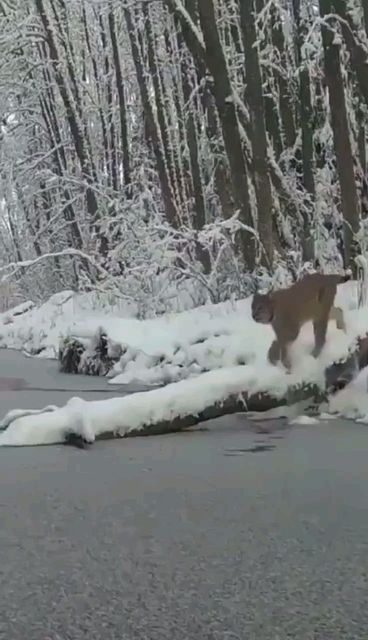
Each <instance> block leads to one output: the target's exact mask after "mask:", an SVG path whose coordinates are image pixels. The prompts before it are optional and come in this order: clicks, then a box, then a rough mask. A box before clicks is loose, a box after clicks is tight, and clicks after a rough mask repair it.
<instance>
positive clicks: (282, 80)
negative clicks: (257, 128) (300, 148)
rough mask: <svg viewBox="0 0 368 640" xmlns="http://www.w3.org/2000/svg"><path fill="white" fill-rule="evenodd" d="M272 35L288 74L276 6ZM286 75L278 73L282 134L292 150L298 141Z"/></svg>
mask: <svg viewBox="0 0 368 640" xmlns="http://www.w3.org/2000/svg"><path fill="white" fill-rule="evenodd" d="M247 4H248V3H247V2H242V1H241V2H240V5H241V6H242V5H244V6H247ZM271 25H272V26H271V35H272V43H273V45H274V47H275V48H276V49H277V51H278V53H279V58H280V65H281V67H282V69H283V72H284V73H286V72H287V69H288V67H289V61H288V57H287V53H286V44H285V36H284V32H283V29H282V21H281V15H280V11H279V9H278V8H277V7H276V5H273V6H271ZM284 73H281V72H279V71H278V72H277V83H278V87H279V107H280V116H281V122H282V132H283V138H284V146H285V147H286V148H287V149H292V148H293V146H294V144H295V140H296V130H295V118H294V106H293V99H292V94H291V91H290V82H289V81H288V79H287V78H286V76H285V75H284Z"/></svg>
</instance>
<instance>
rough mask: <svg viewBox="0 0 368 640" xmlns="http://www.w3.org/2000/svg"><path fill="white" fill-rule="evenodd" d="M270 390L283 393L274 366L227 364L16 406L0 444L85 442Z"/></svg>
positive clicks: (7, 417) (283, 381) (284, 388)
mask: <svg viewBox="0 0 368 640" xmlns="http://www.w3.org/2000/svg"><path fill="white" fill-rule="evenodd" d="M264 384H265V385H266V386H268V387H270V388H272V389H273V392H274V393H275V395H278V396H280V397H281V396H282V395H284V393H285V391H286V388H287V383H286V380H285V379H284V380H282V379H280V376H278V375H277V371H276V370H272V369H271V367H265V368H264V371H263V375H262V376H259V377H257V376H255V375H254V370H253V367H248V366H243V367H239V366H238V367H232V368H231V367H230V368H224V369H219V370H217V371H210V372H208V373H205V374H202V375H201V376H200V377H199V378H196V379H194V378H192V379H190V380H182V381H180V382H177V383H174V384H171V385H168V386H166V387H163V388H161V389H155V390H152V391H148V392H143V393H134V394H132V395H129V396H125V397H123V398H112V399H108V400H97V401H92V402H87V401H85V400H82V399H80V398H72V399H71V400H70V401H69V402H68V403H67V404H66V405H65V406H64V407H61V408H54V407H47V408H46V409H45V413H43V412H42V411H41V412H36V413H35V411H32V410H30V411H23V410H17V411H15V412H14V411H12V412H10V413H8V414H7V415H6V416H5V418H4V420H3V422H2V424H1V425H0V427H2V428H5V430H4V431H3V433H1V434H0V446H19V445H21V446H24V445H36V444H37V445H40V444H52V443H58V442H63V441H64V440H65V435H66V434H67V433H68V432H69V431H73V433H76V434H78V435H81V436H82V437H84V438H85V440H87V441H88V442H93V441H94V439H95V437H96V436H98V435H100V434H102V433H105V432H107V431H114V432H117V433H119V434H120V435H121V436H123V435H126V434H127V433H129V431H132V430H139V429H142V428H143V427H144V426H147V425H150V424H156V423H157V422H161V421H171V420H173V418H175V417H177V416H186V415H188V414H189V413H193V414H197V413H199V412H200V411H203V410H204V409H205V408H206V407H208V406H210V405H213V404H215V403H216V402H221V401H222V400H225V399H226V398H228V397H229V396H230V395H232V394H239V393H240V392H241V391H244V389H247V390H249V392H250V393H256V392H258V391H262V388H263V385H264ZM6 427H7V428H6Z"/></svg>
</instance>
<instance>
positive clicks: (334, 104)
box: [319, 0, 359, 272]
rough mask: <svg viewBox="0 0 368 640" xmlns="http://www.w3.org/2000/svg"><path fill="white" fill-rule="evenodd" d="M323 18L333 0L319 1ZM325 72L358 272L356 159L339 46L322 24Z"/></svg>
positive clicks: (350, 248) (350, 256) (348, 253)
mask: <svg viewBox="0 0 368 640" xmlns="http://www.w3.org/2000/svg"><path fill="white" fill-rule="evenodd" d="M319 5H320V12H321V17H322V18H323V17H324V16H326V15H327V14H329V13H332V12H333V7H332V2H331V0H319ZM322 41H323V49H324V58H325V75H326V81H327V86H328V91H329V104H330V111H331V121H332V130H333V138H334V146H335V153H336V162H337V171H338V175H339V182H340V188H341V206H342V213H343V220H344V240H345V247H344V258H345V265H346V266H347V265H350V266H351V268H352V269H353V272H355V267H356V265H355V262H354V257H355V254H356V248H355V237H354V236H355V234H356V233H357V232H358V230H359V204H358V196H357V190H356V184H355V174H354V161H353V153H352V148H351V142H350V131H349V123H348V115H347V109H346V101H345V91H344V83H343V78H342V72H341V64H340V52H339V45H338V44H335V41H334V34H333V33H332V32H331V30H330V29H328V28H327V27H326V26H324V25H322Z"/></svg>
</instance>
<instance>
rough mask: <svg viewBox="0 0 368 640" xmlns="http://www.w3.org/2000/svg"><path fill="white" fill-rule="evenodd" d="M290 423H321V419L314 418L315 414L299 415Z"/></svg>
mask: <svg viewBox="0 0 368 640" xmlns="http://www.w3.org/2000/svg"><path fill="white" fill-rule="evenodd" d="M289 424H319V419H318V418H313V416H297V417H296V418H294V419H293V420H290V421H289Z"/></svg>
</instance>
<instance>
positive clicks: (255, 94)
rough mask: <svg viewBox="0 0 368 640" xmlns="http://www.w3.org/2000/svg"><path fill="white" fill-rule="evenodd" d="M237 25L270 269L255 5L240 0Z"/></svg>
mask: <svg viewBox="0 0 368 640" xmlns="http://www.w3.org/2000/svg"><path fill="white" fill-rule="evenodd" d="M240 25H241V32H242V38H243V47H244V56H245V78H246V98H247V102H248V105H249V112H250V121H251V143H252V152H253V170H254V181H255V192H256V198H257V210H258V233H259V239H260V242H261V245H262V248H263V249H264V252H265V253H264V256H263V263H264V264H265V265H266V266H267V267H268V268H269V269H272V263H273V237H272V219H273V198H272V187H271V180H270V176H269V172H268V148H267V135H266V124H265V117H264V103H263V93H262V77H261V69H260V65H259V59H258V50H257V32H256V25H255V19H254V3H253V0H249V2H242V1H240Z"/></svg>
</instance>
